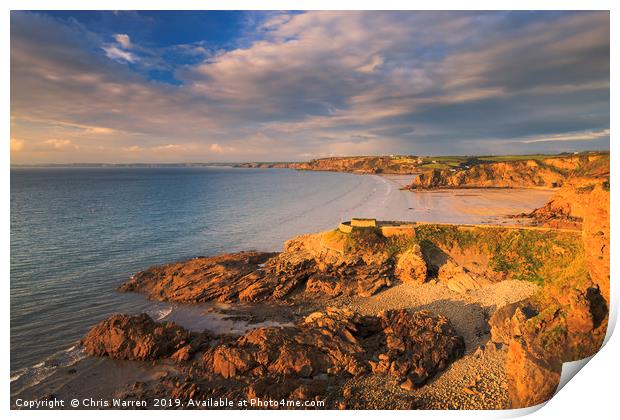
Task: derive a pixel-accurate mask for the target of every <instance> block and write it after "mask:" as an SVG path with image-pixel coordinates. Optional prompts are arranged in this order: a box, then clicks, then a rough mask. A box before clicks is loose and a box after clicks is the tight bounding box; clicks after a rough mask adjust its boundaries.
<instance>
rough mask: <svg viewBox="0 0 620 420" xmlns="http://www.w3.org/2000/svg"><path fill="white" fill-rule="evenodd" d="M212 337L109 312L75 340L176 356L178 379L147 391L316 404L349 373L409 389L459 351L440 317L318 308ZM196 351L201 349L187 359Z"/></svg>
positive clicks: (114, 350) (131, 354)
mask: <svg viewBox="0 0 620 420" xmlns="http://www.w3.org/2000/svg"><path fill="white" fill-rule="evenodd" d="M198 341H199V343H197V342H198ZM215 341H216V343H215V344H213V345H212V346H209V345H208V343H207V342H206V341H204V340H203V341H200V337H193V339H192V336H191V335H190V334H189V333H187V331H185V330H183V329H182V328H180V327H178V326H175V325H174V324H172V323H165V324H161V323H155V322H153V321H152V320H151V319H150V318H148V317H147V316H146V315H139V316H133V317H130V316H127V315H115V316H112V317H111V318H109V319H108V320H106V321H102V322H101V323H100V324H98V325H97V326H95V327H93V329H92V330H91V331H90V332H89V333H88V334H87V336H86V337H85V338H84V340H83V343H84V345H85V347H86V350H87V352H88V353H89V354H91V355H96V356H107V357H113V358H117V359H127V360H153V359H157V358H172V359H173V360H176V361H177V362H181V361H186V362H187V363H186V364H184V365H183V366H186V367H187V370H186V371H185V372H187V373H186V374H185V375H184V376H185V379H184V380H181V378H180V377H178V376H177V377H170V378H168V377H165V376H164V377H162V378H160V379H159V381H158V384H157V388H156V389H155V390H154V391H153V392H154V393H155V394H162V395H164V394H165V395H167V396H168V397H170V396H172V398H180V399H183V400H184V401H185V400H188V399H191V398H195V397H198V396H200V397H201V398H207V396H208V397H215V398H225V397H229V398H240V397H243V398H247V399H261V400H262V399H265V400H281V399H282V398H286V399H289V400H304V401H308V400H312V399H314V398H317V397H320V399H323V400H324V399H325V398H326V396H327V394H329V393H333V392H334V388H335V389H336V390H337V389H338V388H339V387H340V386H342V384H344V382H345V381H346V380H348V379H349V378H351V377H359V376H362V375H372V374H381V375H389V376H392V377H394V378H395V379H397V380H398V381H400V382H402V383H403V384H406V385H404V386H403V388H405V387H407V386H408V387H410V389H413V388H416V387H420V386H422V385H424V384H425V383H426V382H427V381H429V380H430V379H432V378H433V377H434V376H436V375H437V374H438V373H439V372H441V371H443V370H445V369H446V368H447V367H448V366H449V365H450V364H451V363H452V362H454V361H455V360H457V359H458V358H460V357H461V356H462V355H463V353H464V349H465V345H464V341H463V338H462V337H461V336H459V335H458V334H457V333H456V332H455V330H454V328H453V327H452V325H451V324H450V322H449V321H448V320H447V319H446V318H445V317H443V316H434V315H432V314H430V313H429V312H427V311H418V312H414V313H411V312H408V311H406V310H393V311H384V312H381V313H379V314H378V315H377V316H361V315H359V314H357V313H354V312H351V311H348V310H344V309H335V308H327V309H326V310H324V311H321V312H315V313H312V314H310V315H309V316H307V317H306V318H305V319H303V320H301V321H299V322H298V323H297V324H295V325H294V326H282V327H262V328H255V329H253V330H250V331H248V332H246V333H245V334H244V335H242V336H240V337H237V338H235V337H231V336H220V337H215ZM188 347H189V349H188ZM198 351H200V352H202V353H201V354H202V355H201V356H200V357H198V356H194V354H195V353H196V352H198ZM178 354H183V355H186V354H191V355H192V356H193V357H185V356H183V357H175V355H178ZM336 392H337V391H336Z"/></svg>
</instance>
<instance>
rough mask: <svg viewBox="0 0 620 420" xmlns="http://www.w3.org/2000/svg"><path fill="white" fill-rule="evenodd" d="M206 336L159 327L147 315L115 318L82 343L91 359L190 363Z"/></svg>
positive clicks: (168, 325) (175, 327) (164, 325)
mask: <svg viewBox="0 0 620 420" xmlns="http://www.w3.org/2000/svg"><path fill="white" fill-rule="evenodd" d="M206 340H207V337H206V336H205V335H204V334H193V333H190V332H189V331H187V330H185V329H184V328H182V327H180V326H178V325H176V324H174V323H172V322H166V323H158V322H155V321H153V320H152V319H151V318H150V317H149V316H148V315H146V314H141V315H134V316H131V315H114V316H112V317H110V318H108V319H106V320H103V321H101V322H100V323H99V324H97V325H96V326H94V327H93V328H92V329H91V330H90V331H89V332H88V334H87V335H86V336H85V337H84V339H83V340H82V345H83V346H84V348H85V349H86V352H87V353H88V354H90V355H91V356H107V357H110V358H113V359H124V360H154V359H161V358H167V357H171V358H173V359H175V360H178V361H184V360H189V358H190V357H191V355H192V354H193V353H194V352H195V351H196V350H197V349H198V348H199V347H201V346H203V345H204V343H205V341H206Z"/></svg>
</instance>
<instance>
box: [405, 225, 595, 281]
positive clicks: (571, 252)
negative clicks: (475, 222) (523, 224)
mask: <svg viewBox="0 0 620 420" xmlns="http://www.w3.org/2000/svg"><path fill="white" fill-rule="evenodd" d="M416 234H417V238H418V240H419V241H420V243H423V242H424V241H427V242H428V243H431V244H433V245H435V246H437V247H439V248H441V249H443V250H444V251H446V252H448V253H450V251H451V250H454V249H455V248H458V249H460V250H461V251H462V252H464V253H466V252H467V251H468V250H469V251H474V252H481V251H482V252H487V253H488V254H489V255H490V259H489V268H491V269H492V270H493V271H496V272H501V273H506V275H508V276H509V277H511V278H513V279H515V280H526V281H531V282H534V283H536V284H539V285H543V284H547V283H550V282H552V283H557V282H564V281H566V278H567V277H568V276H570V277H571V283H581V280H587V276H588V274H587V270H586V267H585V262H584V250H583V245H582V241H581V237H580V235H579V234H578V233H572V232H555V231H545V230H533V229H504V228H495V227H489V228H486V227H458V226H443V225H420V226H417V227H416ZM576 280H579V281H577V282H576Z"/></svg>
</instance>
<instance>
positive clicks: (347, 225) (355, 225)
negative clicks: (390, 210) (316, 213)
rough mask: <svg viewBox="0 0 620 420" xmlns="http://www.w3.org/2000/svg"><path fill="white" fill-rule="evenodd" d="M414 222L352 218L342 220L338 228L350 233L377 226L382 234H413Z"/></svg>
mask: <svg viewBox="0 0 620 420" xmlns="http://www.w3.org/2000/svg"><path fill="white" fill-rule="evenodd" d="M415 225H416V224H415V223H399V222H377V220H375V219H362V218H353V219H351V221H350V222H342V223H340V225H338V230H339V231H340V232H342V233H351V232H353V231H354V230H356V229H365V228H379V230H381V234H382V235H383V236H395V235H415Z"/></svg>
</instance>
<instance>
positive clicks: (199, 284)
mask: <svg viewBox="0 0 620 420" xmlns="http://www.w3.org/2000/svg"><path fill="white" fill-rule="evenodd" d="M407 238H408V240H411V238H410V237H407ZM395 241H397V239H394V237H391V238H387V237H385V236H383V235H382V234H381V232H380V231H378V230H377V229H373V228H368V229H361V230H359V231H355V232H352V233H351V234H344V233H341V232H338V231H328V232H323V233H318V234H310V235H302V236H299V237H297V238H294V239H291V240H289V241H288V242H286V244H285V246H284V251H283V252H281V253H279V254H276V253H259V252H241V253H236V254H224V255H219V256H215V257H208V258H195V259H192V260H189V261H185V262H179V263H173V264H167V265H162V266H155V267H151V268H149V269H148V270H145V271H143V272H140V273H138V274H136V275H135V276H133V277H132V278H131V279H129V280H128V281H127V282H126V283H125V284H123V285H122V286H121V287H120V288H119V290H120V291H124V292H128V291H141V292H146V293H148V294H149V297H150V298H151V299H155V300H171V301H177V302H207V301H219V302H259V301H265V300H282V299H287V298H293V297H295V296H297V295H303V296H304V297H306V298H321V297H334V296H340V295H359V296H372V295H373V294H375V293H377V292H378V291H380V290H381V289H383V288H386V287H390V286H391V285H392V284H393V281H394V279H395V275H394V269H395V267H394V266H395V262H394V255H392V253H393V252H395V251H393V250H392V249H391V248H390V244H392V243H394V242H395ZM407 246H412V247H413V246H415V243H414V242H411V243H409V242H407ZM402 252H403V253H404V254H403V255H404V256H403V258H401V260H400V262H401V264H400V266H399V267H400V268H399V271H398V272H399V275H402V276H404V277H403V278H406V279H409V278H411V276H415V277H416V279H417V281H424V279H425V266H424V261H423V260H421V259H420V258H419V257H420V253H419V247H418V248H417V249H412V250H411V252H409V251H408V249H407V248H404V249H403V251H402ZM416 256H417V257H416ZM405 258H406V259H408V261H409V263H408V264H410V265H409V266H408V267H405V262H404V259H405ZM414 258H417V260H415V261H414ZM411 264H415V267H413V266H412V265H411ZM405 269H407V270H409V271H407V273H405V271H404V270H405Z"/></svg>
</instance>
